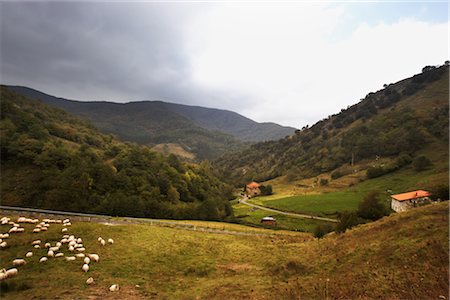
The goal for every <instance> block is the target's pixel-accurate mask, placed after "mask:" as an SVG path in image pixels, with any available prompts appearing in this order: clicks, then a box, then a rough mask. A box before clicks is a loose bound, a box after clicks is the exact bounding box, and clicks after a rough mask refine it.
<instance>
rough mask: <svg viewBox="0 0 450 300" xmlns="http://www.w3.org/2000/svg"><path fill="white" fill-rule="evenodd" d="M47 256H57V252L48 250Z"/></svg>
mask: <svg viewBox="0 0 450 300" xmlns="http://www.w3.org/2000/svg"><path fill="white" fill-rule="evenodd" d="M47 256H48V257H53V256H55V252H53V251H52V250H48V252H47Z"/></svg>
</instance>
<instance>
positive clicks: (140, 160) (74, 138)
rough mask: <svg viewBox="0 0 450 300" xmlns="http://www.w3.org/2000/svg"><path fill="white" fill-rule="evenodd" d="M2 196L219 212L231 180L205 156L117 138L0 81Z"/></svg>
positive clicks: (164, 212) (84, 208) (16, 201)
mask: <svg viewBox="0 0 450 300" xmlns="http://www.w3.org/2000/svg"><path fill="white" fill-rule="evenodd" d="M0 94H1V121H0V141H1V169H2V172H1V203H2V204H4V205H13V206H25V207H36V208H48V209H56V210H65V211H79V212H93V213H104V214H110V215H119V216H127V215H128V216H136V217H159V218H175V219H180V218H182V219H209V220H214V219H216V220H220V219H224V218H227V217H231V216H232V209H231V207H230V205H229V203H228V198H230V197H231V196H230V188H229V187H227V186H226V185H225V184H223V183H222V182H221V181H219V180H218V179H217V177H216V174H215V172H214V170H213V169H212V168H211V167H210V165H209V164H208V163H203V164H201V165H195V164H185V163H182V162H180V160H179V159H178V158H177V157H176V156H174V155H171V156H169V157H167V158H166V157H164V156H162V155H160V154H158V153H157V152H154V151H151V150H150V149H149V148H148V147H145V146H138V145H136V144H130V143H122V142H119V141H117V140H115V139H114V138H113V137H111V136H107V135H104V134H101V133H100V132H98V131H97V130H96V129H95V128H93V127H92V126H89V125H88V124H86V123H84V122H83V121H81V120H79V119H77V118H76V117H73V116H70V115H68V114H67V113H66V112H64V111H62V110H59V109H56V108H52V107H49V106H47V105H45V104H43V103H42V102H40V101H37V100H33V99H29V98H25V97H23V96H20V95H18V94H16V93H15V92H12V91H10V90H9V89H7V88H1V90H0Z"/></svg>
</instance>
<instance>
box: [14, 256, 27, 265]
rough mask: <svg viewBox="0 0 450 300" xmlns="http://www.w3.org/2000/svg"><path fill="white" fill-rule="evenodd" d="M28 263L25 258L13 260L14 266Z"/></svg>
mask: <svg viewBox="0 0 450 300" xmlns="http://www.w3.org/2000/svg"><path fill="white" fill-rule="evenodd" d="M26 263H27V262H26V261H25V259H23V258H16V259H15V260H13V261H12V264H13V266H22V265H24V264H26Z"/></svg>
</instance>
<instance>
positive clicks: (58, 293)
mask: <svg viewBox="0 0 450 300" xmlns="http://www.w3.org/2000/svg"><path fill="white" fill-rule="evenodd" d="M448 214H449V210H448V202H445V203H439V204H434V205H428V206H424V207H421V208H417V209H413V210H411V211H408V212H405V213H401V214H393V215H391V216H389V217H385V218H383V219H381V220H379V221H376V222H373V223H370V224H365V225H359V226H358V227H356V228H353V229H351V230H350V231H347V232H346V233H343V234H329V235H327V236H325V237H324V238H323V239H321V240H315V239H313V238H312V237H311V236H310V235H308V234H304V233H292V234H290V235H282V234H276V232H274V234H273V235H255V236H253V235H245V236H243V235H231V234H215V233H208V232H195V231H187V230H184V229H177V228H166V227H158V226H152V225H142V224H140V225H139V224H129V225H118V224H115V225H114V224H109V225H107V224H97V223H94V222H77V221H73V222H72V223H73V225H72V226H71V227H69V233H70V234H74V235H75V236H77V237H78V236H79V237H82V238H83V243H84V245H85V247H86V249H87V250H86V251H88V252H89V253H98V254H99V255H100V261H99V262H98V263H91V269H90V270H89V272H88V273H84V272H82V271H81V261H80V260H78V261H74V262H66V261H65V260H64V259H63V258H51V259H50V260H49V261H48V262H47V263H38V260H39V258H40V257H41V255H42V254H44V253H46V249H44V250H42V249H34V250H33V251H34V255H33V257H32V258H29V259H27V260H28V263H27V264H26V265H25V266H22V267H19V274H18V276H16V277H14V278H12V279H9V280H7V281H6V282H3V283H2V284H1V286H0V287H1V289H2V290H1V292H2V298H4V299H30V298H31V297H32V296H33V295H36V293H37V292H38V293H39V295H40V296H41V297H43V298H101V299H117V298H130V299H149V298H150V299H156V298H158V299H161V298H183V299H195V298H200V299H223V298H227V299H269V298H270V299H273V298H276V299H299V298H305V299H326V298H330V299H350V298H351V299H355V298H358V299H359V298H361V299H376V298H391V299H430V298H431V299H437V298H439V297H440V296H445V297H447V295H448V289H449V283H448V276H449V273H448V271H449V270H448V264H449V260H448V259H449V258H448V234H449V229H448V221H449V219H448ZM205 224H206V223H204V224H203V225H205ZM112 225H114V226H112ZM227 226H228V225H227V224H224V223H223V227H224V228H226V227H227ZM233 226H238V225H233ZM24 227H25V232H24V233H21V234H14V235H12V236H11V237H10V238H9V239H8V244H9V248H7V249H4V250H2V251H0V261H1V262H2V266H1V267H5V268H9V267H10V266H11V261H12V260H13V259H14V258H16V257H18V256H21V255H23V254H24V253H26V252H27V251H30V248H31V241H33V240H35V239H36V238H37V237H39V239H41V240H42V241H43V242H47V241H49V242H50V241H51V242H53V243H54V241H55V240H56V239H60V238H61V225H58V224H54V225H51V226H50V228H49V230H48V231H47V232H41V233H39V234H33V233H31V230H32V228H33V227H34V225H24ZM0 228H1V230H2V231H3V232H4V231H6V230H7V229H8V228H9V227H8V226H5V225H0ZM239 230H246V227H243V226H240V228H239ZM249 230H250V231H249V232H254V231H253V230H254V229H249ZM99 236H102V237H104V238H109V237H112V238H113V239H114V241H115V242H114V244H113V245H108V246H105V247H102V246H100V245H99V243H98V242H97V237H99ZM63 251H66V250H63ZM67 255H69V254H68V253H67ZM91 276H92V277H93V278H94V280H95V281H94V282H95V284H94V285H90V286H88V285H86V284H85V281H86V279H87V278H88V277H91ZM113 283H117V284H119V285H120V287H121V289H120V290H119V291H118V292H116V293H111V292H109V291H108V288H109V286H110V285H111V284H113Z"/></svg>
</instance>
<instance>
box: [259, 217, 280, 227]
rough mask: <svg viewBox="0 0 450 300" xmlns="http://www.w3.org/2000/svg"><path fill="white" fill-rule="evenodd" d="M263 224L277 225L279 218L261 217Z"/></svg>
mask: <svg viewBox="0 0 450 300" xmlns="http://www.w3.org/2000/svg"><path fill="white" fill-rule="evenodd" d="M261 224H265V225H269V226H276V225H277V220H276V219H275V218H273V217H264V218H262V219H261Z"/></svg>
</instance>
